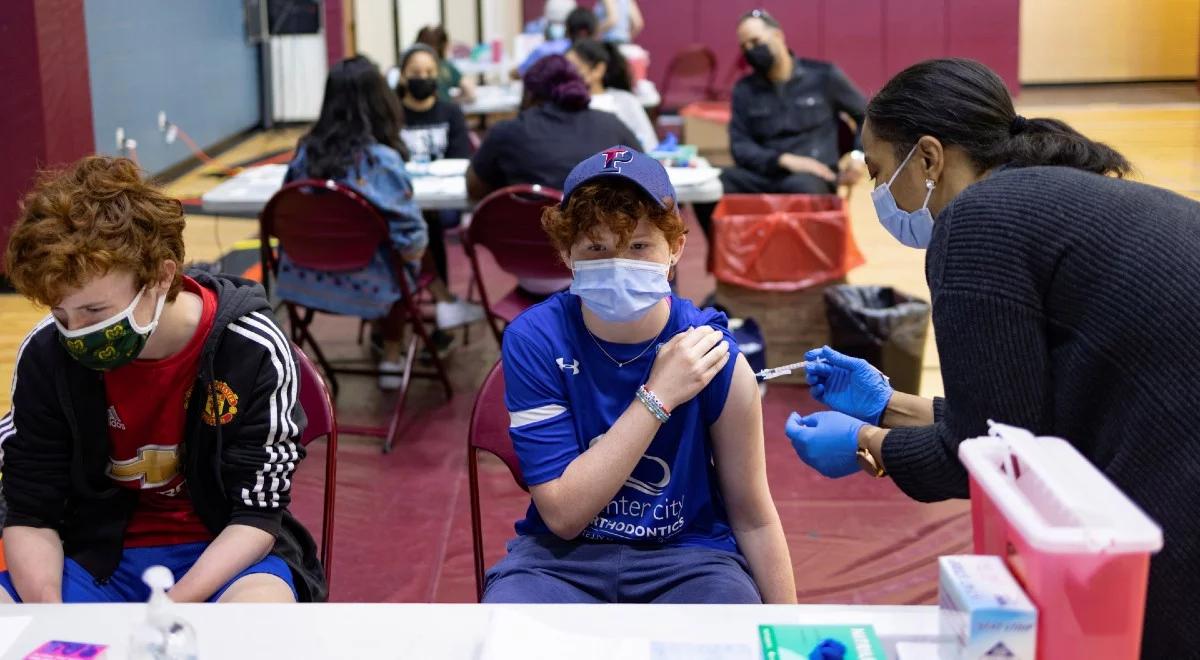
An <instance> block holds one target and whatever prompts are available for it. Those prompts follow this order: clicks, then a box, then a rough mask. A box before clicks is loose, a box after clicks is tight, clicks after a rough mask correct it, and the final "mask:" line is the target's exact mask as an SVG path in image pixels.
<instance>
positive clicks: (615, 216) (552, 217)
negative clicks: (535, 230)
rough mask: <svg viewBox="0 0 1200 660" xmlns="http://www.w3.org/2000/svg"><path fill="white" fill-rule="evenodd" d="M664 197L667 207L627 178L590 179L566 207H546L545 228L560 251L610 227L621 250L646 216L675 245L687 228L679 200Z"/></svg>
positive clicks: (575, 192) (543, 220)
mask: <svg viewBox="0 0 1200 660" xmlns="http://www.w3.org/2000/svg"><path fill="white" fill-rule="evenodd" d="M664 201H665V202H666V207H665V208H664V207H663V206H660V205H659V204H657V203H655V201H654V200H653V199H651V198H650V196H649V195H647V194H646V192H645V191H644V190H642V188H641V187H640V186H638V185H637V184H635V183H633V182H632V181H628V180H625V179H619V178H615V177H613V178H608V179H600V180H596V181H590V182H588V183H585V184H583V185H582V186H580V187H579V189H578V190H576V191H574V192H573V193H571V198H570V200H568V201H567V207H566V208H565V209H563V208H559V207H558V206H550V207H547V208H546V209H545V210H544V211H542V228H543V229H545V230H546V233H547V234H549V235H550V241H551V242H552V243H554V247H555V248H557V249H558V251H559V252H570V251H571V247H572V246H573V245H575V243H576V242H577V241H578V240H579V237H580V236H587V237H588V238H592V239H595V238H597V235H596V230H597V229H599V228H600V227H601V226H603V227H607V228H608V229H610V230H611V231H612V232H613V233H614V234H616V235H617V245H616V249H617V250H618V251H619V250H624V249H625V248H626V247H628V246H629V241H630V240H631V239H632V238H633V232H634V230H636V229H637V225H638V221H639V220H643V219H644V220H646V221H648V222H650V224H652V225H654V226H655V227H657V228H658V229H659V230H660V231H662V233H663V235H664V236H666V238H667V245H669V246H671V247H672V248H674V246H675V244H676V243H678V242H679V238H680V237H681V236H683V235H684V234H686V233H687V229H686V228H685V227H684V225H683V218H682V217H681V216H680V215H679V210H678V209H677V208H676V207H675V201H674V200H672V199H667V200H664Z"/></svg>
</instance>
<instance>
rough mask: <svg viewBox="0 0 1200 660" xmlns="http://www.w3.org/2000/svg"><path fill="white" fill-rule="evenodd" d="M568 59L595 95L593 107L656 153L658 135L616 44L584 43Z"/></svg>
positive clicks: (592, 40) (573, 50)
mask: <svg viewBox="0 0 1200 660" xmlns="http://www.w3.org/2000/svg"><path fill="white" fill-rule="evenodd" d="M566 58H567V59H568V60H570V62H571V64H573V65H575V69H576V70H578V71H579V75H580V76H583V79H584V81H585V82H587V84H588V90H589V91H590V92H591V94H592V102H591V104H590V105H589V107H590V108H592V109H593V110H603V111H605V112H611V113H613V114H614V115H616V116H617V118H618V119H620V120H621V121H622V122H623V123H624V124H625V125H626V126H628V127H629V130H631V131H633V132H634V134H635V135H637V137H638V144H639V145H640V146H641V149H642V151H644V152H648V151H653V150H654V148H655V147H657V146H658V134H657V133H655V131H654V124H652V123H650V117H649V116H648V115H647V114H646V108H644V107H643V106H642V102H641V100H640V99H638V97H637V96H635V95H634V94H633V92H632V91H631V90H632V88H633V83H632V81H630V79H629V69H628V67H627V65H626V62H625V56H624V55H622V54H621V51H620V49H619V48H618V47H617V46H616V45H615V44H612V43H604V42H600V41H596V40H594V39H582V40H580V41H576V42H575V43H573V44H571V49H570V50H568V51H567V55H566Z"/></svg>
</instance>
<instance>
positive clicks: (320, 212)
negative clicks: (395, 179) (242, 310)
mask: <svg viewBox="0 0 1200 660" xmlns="http://www.w3.org/2000/svg"><path fill="white" fill-rule="evenodd" d="M258 226H259V239H260V242H261V253H260V258H261V260H262V269H263V286H264V287H265V288H266V289H267V292H268V293H270V278H272V277H277V276H278V274H279V258H278V256H277V253H276V252H275V250H272V249H271V244H270V239H271V238H272V237H274V238H277V239H279V249H280V250H282V251H285V252H287V254H288V258H289V259H291V260H292V262H293V263H295V264H296V265H298V266H301V267H304V268H310V269H313V270H319V271H325V272H339V271H352V270H358V269H361V268H364V267H366V265H367V264H368V263H370V262H371V259H372V258H373V257H374V255H375V253H376V252H377V251H379V250H380V249H381V248H383V249H385V250H387V253H388V256H389V258H390V259H391V262H392V271H393V272H395V273H398V274H399V273H403V272H404V261H403V259H401V257H400V255H399V254H397V253H396V250H395V249H394V248H393V247H392V243H391V239H390V238H389V235H388V225H387V221H386V220H384V218H383V216H381V215H380V214H379V212H378V211H376V210H375V207H374V206H372V205H371V203H370V202H369V201H367V200H366V199H364V198H363V197H362V196H361V195H359V194H358V193H357V192H355V191H354V190H353V189H351V188H348V187H346V186H343V185H341V184H338V183H337V182H335V181H319V180H316V179H306V180H303V181H296V182H294V183H289V184H288V185H286V186H284V187H283V188H281V189H280V190H279V192H277V193H275V196H274V197H272V198H271V200H270V201H269V202H267V206H266V208H264V209H263V212H262V213H261V214H260V215H259V216H258ZM431 281H432V278H430V277H428V276H424V277H421V278H418V280H417V286H416V288H415V290H414V288H413V287H410V286H409V284H408V281H407V278H405V277H402V276H400V277H397V278H396V283H397V285H398V286H399V288H400V292H401V297H400V301H399V303H398V304H400V305H402V306H403V311H404V316H405V318H404V323H405V324H407V325H408V326H409V327H410V328H411V329H412V333H411V334H410V335H409V341H408V346H407V354H406V355H405V359H404V368H403V369H402V370H401V372H400V377H401V385H400V390H399V392H398V396H397V399H396V408H395V410H394V411H393V413H392V419H391V422H390V423H389V425H388V426H387V427H376V426H361V427H360V426H354V427H351V426H344V427H342V431H343V432H344V433H350V434H354V435H368V436H373V437H380V438H384V439H385V440H384V445H383V451H384V452H388V451H391V448H392V445H393V444H394V442H395V440H396V434H397V432H398V431H399V427H400V417H401V413H402V412H403V409H404V400H405V397H406V396H407V394H408V386H409V383H410V382H411V380H412V379H413V378H434V379H438V380H440V381H441V383H442V387H443V389H444V390H445V393H446V397H447V398H449V397H450V396H451V395H452V390H451V388H450V378H449V376H448V375H447V374H446V368H445V366H444V365H443V363H442V360H441V357H440V356H438V352H437V347H436V346H435V345H434V343H433V340H432V339H431V337H430V334H429V332H428V331H427V330H426V329H425V323H424V321H423V320H422V315H421V311H420V309H419V307H418V305H417V298H416V297H417V295H419V294H421V293H424V292H425V290H426V287H427V286H428V285H429V283H430V282H431ZM284 306H285V307H286V308H287V313H288V321H289V326H290V328H291V335H292V341H293V342H295V343H296V345H298V346H300V347H302V348H303V346H304V344H305V343H307V344H308V345H309V346H310V347H311V348H312V351H313V356H314V357H315V358H316V360H317V363H318V364H320V365H321V369H322V370H323V371H324V372H325V375H326V376H327V377H328V378H329V385H330V387H331V388H332V390H333V394H334V396H335V397H336V396H337V392H338V382H337V376H336V374H339V373H344V374H354V375H367V376H378V375H380V373H381V372H380V371H379V370H378V369H374V368H370V369H367V368H362V367H352V366H342V365H340V364H339V365H336V366H335V365H334V363H333V362H331V361H330V360H328V359H327V358H326V357H325V352H324V351H323V350H321V346H320V344H318V343H317V340H316V338H315V337H314V336H313V334H312V331H311V328H310V326H311V324H312V321H313V317H314V315H315V314H316V313H318V312H320V313H323V314H333V313H334V312H329V311H327V310H320V309H313V308H306V307H303V306H301V305H299V304H297V303H293V302H291V301H287V300H285V301H284ZM418 346H422V347H424V348H425V349H426V351H427V352H428V353H429V355H430V359H431V361H432V362H433V368H434V370H433V371H432V372H428V371H418V370H416V369H415V367H414V364H415V362H416V356H417V348H418Z"/></svg>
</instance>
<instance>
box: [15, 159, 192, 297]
mask: <svg viewBox="0 0 1200 660" xmlns="http://www.w3.org/2000/svg"><path fill="white" fill-rule="evenodd" d="M183 227H184V218H183V205H182V204H180V203H179V200H177V199H173V198H171V197H168V196H167V195H164V194H163V193H162V192H160V191H159V190H157V189H156V188H154V187H153V186H152V185H150V184H149V183H147V182H146V181H144V180H143V179H142V176H141V172H140V171H139V170H138V167H137V165H135V164H134V163H133V161H130V160H128V159H126V158H111V157H108V156H89V157H87V158H84V159H82V160H80V161H79V162H77V163H75V164H74V165H72V166H70V167H68V168H66V169H64V170H60V171H50V172H43V173H42V175H41V176H40V177H39V178H38V181H37V183H36V184H35V186H34V188H33V190H32V191H30V192H29V194H28V195H26V196H25V200H24V202H23V203H22V204H21V216H20V218H18V220H17V223H16V225H15V226H14V227H13V231H12V235H11V236H10V237H9V241H8V249H7V251H6V254H5V266H6V269H7V273H8V277H9V279H10V280H11V281H12V283H13V286H14V287H15V288H16V290H17V291H18V292H20V293H21V294H22V295H24V296H26V297H28V298H30V299H31V300H34V301H35V302H38V303H41V304H43V305H46V306H47V307H53V306H54V305H57V304H58V303H59V302H60V301H61V300H62V299H63V297H64V296H65V295H66V293H67V292H68V291H70V290H71V289H77V288H79V287H81V286H83V285H84V284H85V283H87V281H88V280H91V279H92V278H95V277H101V276H103V275H104V274H106V273H108V272H110V271H112V270H125V271H128V272H130V273H133V276H134V280H135V283H136V284H137V287H138V288H141V287H143V286H146V285H148V284H152V283H154V282H156V281H158V280H159V279H160V278H161V277H162V265H163V262H164V261H166V260H168V259H169V260H171V261H174V262H175V263H176V264H179V265H182V264H183V257H184V250H183ZM179 270H180V269H176V274H175V279H174V281H172V282H171V288H170V290H169V291H168V294H167V299H168V300H174V299H175V296H177V295H178V294H179V291H180V288H181V287H182V280H181V276H180V274H179Z"/></svg>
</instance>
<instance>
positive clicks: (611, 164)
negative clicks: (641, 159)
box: [600, 147, 633, 172]
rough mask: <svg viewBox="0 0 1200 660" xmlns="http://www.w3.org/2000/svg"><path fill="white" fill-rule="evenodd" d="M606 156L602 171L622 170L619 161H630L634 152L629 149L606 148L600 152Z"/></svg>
mask: <svg viewBox="0 0 1200 660" xmlns="http://www.w3.org/2000/svg"><path fill="white" fill-rule="evenodd" d="M600 153H601V155H603V156H604V167H602V168H600V171H601V172H620V171H621V168H620V167H619V166H618V165H617V163H628V162H630V161H631V160H633V152H632V151H630V150H628V149H618V148H615V147H614V148H612V149H606V150H604V151H601V152H600Z"/></svg>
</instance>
